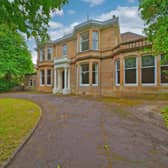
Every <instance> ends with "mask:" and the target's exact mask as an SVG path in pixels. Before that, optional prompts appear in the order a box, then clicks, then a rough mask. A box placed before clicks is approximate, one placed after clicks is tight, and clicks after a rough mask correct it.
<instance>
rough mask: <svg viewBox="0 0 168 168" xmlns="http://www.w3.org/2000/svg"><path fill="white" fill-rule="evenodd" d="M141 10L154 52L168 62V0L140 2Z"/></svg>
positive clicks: (140, 0)
mask: <svg viewBox="0 0 168 168" xmlns="http://www.w3.org/2000/svg"><path fill="white" fill-rule="evenodd" d="M139 10H140V13H141V17H142V19H143V20H144V21H145V24H146V28H145V33H146V35H147V37H148V40H149V41H151V42H152V44H153V46H152V50H153V52H154V53H156V54H164V55H165V56H166V59H167V60H168V0H139Z"/></svg>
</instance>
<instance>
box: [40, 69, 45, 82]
mask: <svg viewBox="0 0 168 168" xmlns="http://www.w3.org/2000/svg"><path fill="white" fill-rule="evenodd" d="M44 84H45V72H44V70H40V85H44Z"/></svg>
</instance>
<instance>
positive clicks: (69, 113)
mask: <svg viewBox="0 0 168 168" xmlns="http://www.w3.org/2000/svg"><path fill="white" fill-rule="evenodd" d="M1 97H17V98H26V99H31V100H33V101H35V102H36V103H38V104H39V105H40V106H41V107H42V111H43V112H42V118H41V121H40V123H39V126H38V127H37V129H36V131H35V133H34V134H33V136H32V137H31V138H30V140H29V141H28V143H27V144H26V145H25V146H24V148H23V149H22V150H21V151H20V152H19V153H18V154H17V156H16V157H15V159H14V160H13V161H12V162H11V164H10V165H9V166H8V168H57V165H58V164H59V165H61V167H62V168H167V167H168V131H166V129H163V128H161V127H157V126H155V125H153V124H150V123H148V122H145V121H143V120H140V119H138V118H137V117H135V116H134V115H133V114H132V113H131V112H130V113H129V112H128V113H127V115H122V113H121V112H120V111H117V109H116V108H112V107H111V106H110V108H109V107H108V106H107V104H105V103H103V102H100V101H96V100H93V99H91V98H82V97H77V96H55V95H50V94H26V93H20V94H19V93H18V94H16V93H15V94H4V95H2V96H1ZM23 122H24V121H23Z"/></svg>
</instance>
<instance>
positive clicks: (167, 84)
mask: <svg viewBox="0 0 168 168" xmlns="http://www.w3.org/2000/svg"><path fill="white" fill-rule="evenodd" d="M160 86H168V83H160Z"/></svg>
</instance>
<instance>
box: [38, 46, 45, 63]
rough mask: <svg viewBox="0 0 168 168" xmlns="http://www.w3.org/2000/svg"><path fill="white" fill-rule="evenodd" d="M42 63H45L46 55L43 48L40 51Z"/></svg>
mask: <svg viewBox="0 0 168 168" xmlns="http://www.w3.org/2000/svg"><path fill="white" fill-rule="evenodd" d="M39 54H40V61H44V59H45V54H44V48H41V49H40V53H39Z"/></svg>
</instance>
